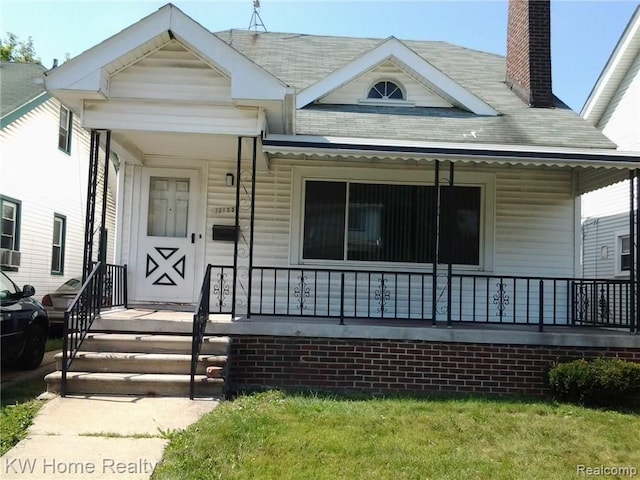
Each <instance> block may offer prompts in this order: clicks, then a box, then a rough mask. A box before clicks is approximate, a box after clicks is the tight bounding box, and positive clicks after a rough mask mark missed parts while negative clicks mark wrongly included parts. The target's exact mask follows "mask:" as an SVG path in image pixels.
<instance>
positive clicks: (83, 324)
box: [60, 262, 104, 397]
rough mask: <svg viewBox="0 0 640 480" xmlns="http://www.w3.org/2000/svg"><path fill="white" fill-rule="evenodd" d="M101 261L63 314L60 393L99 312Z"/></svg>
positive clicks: (100, 301)
mask: <svg viewBox="0 0 640 480" xmlns="http://www.w3.org/2000/svg"><path fill="white" fill-rule="evenodd" d="M101 273H102V268H101V263H99V262H98V263H96V264H95V265H94V267H93V270H92V271H91V273H90V274H89V276H88V277H87V279H86V280H85V282H84V284H83V285H82V287H81V288H80V291H79V292H78V294H77V295H76V296H75V298H74V299H73V300H72V301H71V304H70V305H69V306H68V307H67V310H66V311H65V314H64V324H63V327H62V328H63V332H62V381H61V386H60V394H61V395H62V396H63V397H64V396H65V395H66V393H67V372H68V371H69V368H70V367H71V363H72V362H73V360H74V359H75V357H76V354H77V353H78V351H79V350H80V345H82V342H83V340H84V339H85V337H86V336H87V333H88V332H89V329H90V328H91V325H92V324H93V321H94V320H95V319H96V317H97V316H98V314H99V313H100V308H101V304H102V298H101V297H102V292H103V290H104V289H103V286H102V285H101V283H100V278H101Z"/></svg>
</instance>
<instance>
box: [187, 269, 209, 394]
mask: <svg viewBox="0 0 640 480" xmlns="http://www.w3.org/2000/svg"><path fill="white" fill-rule="evenodd" d="M211 268H212V267H211V265H207V269H206V271H205V274H204V280H203V282H202V288H201V289H200V296H199V297H198V304H197V306H196V311H195V312H194V314H193V336H192V338H191V379H190V382H189V398H190V399H191V400H193V397H194V395H195V378H196V370H197V368H198V357H199V356H200V349H201V348H202V341H203V339H204V333H205V330H206V329H207V320H208V319H209V307H210V300H211Z"/></svg>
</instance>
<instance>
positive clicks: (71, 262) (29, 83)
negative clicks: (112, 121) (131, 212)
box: [0, 62, 116, 297]
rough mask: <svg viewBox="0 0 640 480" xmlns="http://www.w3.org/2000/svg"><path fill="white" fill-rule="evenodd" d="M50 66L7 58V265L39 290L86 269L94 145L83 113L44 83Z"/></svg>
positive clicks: (1, 77)
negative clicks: (91, 143) (89, 178)
mask: <svg viewBox="0 0 640 480" xmlns="http://www.w3.org/2000/svg"><path fill="white" fill-rule="evenodd" d="M45 71H46V69H45V68H44V67H43V66H42V65H39V64H35V63H18V62H2V63H0V81H1V86H0V90H1V95H2V98H1V101H0V105H1V108H2V116H1V118H0V124H1V128H0V210H1V211H2V232H1V234H2V240H1V245H0V260H1V267H0V268H2V270H4V271H6V272H7V273H8V275H9V276H10V277H11V278H12V280H13V281H14V282H16V283H17V284H18V285H20V286H22V285H24V284H31V285H33V286H34V287H35V289H36V296H38V297H41V296H42V295H44V294H45V293H47V292H50V291H53V290H55V289H56V288H57V287H59V286H60V285H61V284H62V283H63V282H64V281H66V280H68V279H69V278H71V277H74V276H79V275H81V274H82V262H83V254H84V251H85V248H84V242H85V235H84V230H85V217H86V215H85V213H86V202H87V200H86V199H87V172H88V165H89V153H90V137H89V132H88V131H87V130H85V129H84V128H83V127H82V125H81V122H80V119H79V118H78V116H77V115H75V114H74V112H72V111H71V110H69V109H68V108H67V107H66V106H65V105H63V104H61V103H60V101H59V100H58V99H56V98H53V97H52V96H51V95H50V94H49V93H47V92H46V91H45V85H44V73H45ZM112 171H113V176H114V178H113V181H112V182H111V189H108V193H109V196H108V208H107V212H108V215H107V228H108V229H109V233H110V237H109V241H110V251H111V258H113V251H114V240H115V197H114V195H113V192H115V186H116V182H115V170H113V167H112ZM101 175H102V173H101ZM101 193H102V188H101V187H100V195H101Z"/></svg>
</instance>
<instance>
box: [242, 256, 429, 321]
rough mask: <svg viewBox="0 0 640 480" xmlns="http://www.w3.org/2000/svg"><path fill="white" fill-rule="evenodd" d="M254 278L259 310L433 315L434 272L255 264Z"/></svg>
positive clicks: (351, 315) (327, 314) (255, 306)
mask: <svg viewBox="0 0 640 480" xmlns="http://www.w3.org/2000/svg"><path fill="white" fill-rule="evenodd" d="M252 281H253V282H254V284H253V285H252V292H253V298H252V299H251V302H250V303H251V313H252V314H256V315H283V316H289V315H290V316H300V317H329V318H340V319H344V318H406V319H425V318H430V317H431V305H432V303H431V288H432V284H433V275H432V274H431V273H421V272H402V271H393V272H390V271H363V270H333V269H318V268H280V267H255V268H254V269H253V276H252ZM427 293H428V294H427Z"/></svg>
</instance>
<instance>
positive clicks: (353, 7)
mask: <svg viewBox="0 0 640 480" xmlns="http://www.w3.org/2000/svg"><path fill="white" fill-rule="evenodd" d="M167 2H168V0H160V1H155V0H127V1H120V0H75V1H65V0H0V35H1V37H2V38H3V39H4V38H6V33H7V32H11V33H14V34H16V35H18V37H19V38H20V39H21V40H26V39H27V38H28V37H32V38H33V44H34V47H35V50H36V54H37V56H38V57H40V59H41V62H42V64H43V65H44V66H46V67H51V66H52V64H53V60H54V58H56V59H58V60H59V61H60V62H62V61H64V59H65V57H66V56H67V55H69V56H70V57H75V56H76V55H78V54H80V53H82V52H83V51H85V50H87V49H89V48H91V47H92V46H94V45H96V44H98V43H100V42H101V41H103V40H105V39H106V38H108V37H110V36H112V35H114V34H116V33H118V32H119V31H121V30H122V29H124V28H126V27H127V26H129V25H131V24H133V23H135V22H136V21H138V20H140V19H141V18H143V17H145V16H147V15H149V14H151V13H153V12H154V11H156V10H157V9H158V8H160V7H162V6H163V5H164V4H166V3H167ZM172 3H174V5H176V6H177V7H178V8H180V9H181V10H182V11H183V12H184V13H185V14H187V15H189V16H190V17H192V18H193V19H194V20H196V21H197V22H199V23H200V24H202V25H203V26H204V27H206V28H208V29H209V30H211V31H214V32H215V31H221V30H227V29H230V28H236V29H243V30H246V29H247V28H248V27H249V24H250V21H251V18H252V13H253V5H252V0H197V1H193V0H191V1H184V0H173V2H172ZM260 3H261V5H260V9H259V14H260V17H261V19H262V22H263V23H264V25H265V27H266V28H267V30H268V31H271V32H290V33H305V34H314V35H339V36H357V37H372V38H381V39H382V38H387V37H389V36H391V35H393V36H395V37H397V38H399V39H401V40H402V39H405V40H439V41H446V42H450V43H453V44H456V45H461V46H464V47H467V48H471V49H476V50H482V51H486V52H491V53H496V54H499V55H504V54H505V52H506V35H507V0H492V1H485V0H467V1H461V0H440V1H435V0H421V1H403V0H396V1H382V0H378V1H376V0H369V1H365V0H359V1H348V0H346V1H337V0H323V1H311V0H295V1H283V0H261V2H260ZM638 5H639V2H638V1H631V0H599V1H598V0H552V1H551V55H552V76H553V91H554V93H555V95H556V96H557V97H559V98H560V99H561V100H563V101H564V102H565V103H566V104H567V105H569V107H571V108H572V109H573V110H575V111H577V112H579V111H580V109H581V108H582V106H583V105H584V102H585V101H586V99H587V98H588V96H589V94H590V92H591V89H592V88H593V85H594V84H595V82H596V80H597V79H598V76H599V75H600V73H601V71H602V69H603V67H604V66H605V64H606V62H607V60H608V59H609V56H610V55H611V52H612V51H613V49H614V48H615V46H616V44H617V42H618V40H619V38H620V36H621V35H622V33H623V31H624V28H625V27H626V25H627V23H628V22H629V20H630V19H631V16H632V14H633V12H634V11H635V9H636V7H637V6H638ZM328 54H330V52H328Z"/></svg>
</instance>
